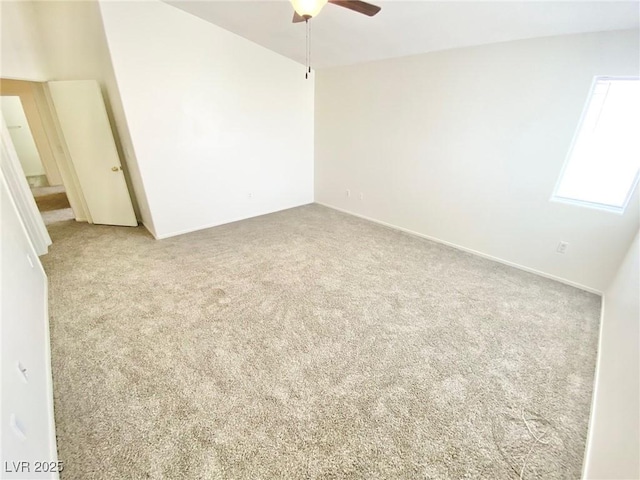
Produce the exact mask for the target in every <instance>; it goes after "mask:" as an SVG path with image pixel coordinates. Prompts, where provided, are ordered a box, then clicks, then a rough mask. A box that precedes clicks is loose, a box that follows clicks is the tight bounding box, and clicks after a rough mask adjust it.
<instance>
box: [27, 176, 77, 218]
mask: <svg viewBox="0 0 640 480" xmlns="http://www.w3.org/2000/svg"><path fill="white" fill-rule="evenodd" d="M31 193H32V194H33V197H34V199H35V201H36V205H37V206H38V210H39V211H40V215H42V220H43V221H44V224H45V225H51V224H52V223H57V222H64V221H67V220H73V219H75V214H74V213H73V210H72V209H71V205H69V199H68V198H67V194H66V192H65V189H64V186H63V185H54V186H47V187H31Z"/></svg>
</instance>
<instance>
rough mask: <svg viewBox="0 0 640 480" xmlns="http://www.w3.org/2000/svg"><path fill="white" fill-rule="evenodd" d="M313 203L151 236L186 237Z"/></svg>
mask: <svg viewBox="0 0 640 480" xmlns="http://www.w3.org/2000/svg"><path fill="white" fill-rule="evenodd" d="M311 203H313V201H311V202H306V203H301V204H299V205H291V206H288V207H284V208H276V209H275V210H268V211H266V212H262V213H259V214H257V215H243V216H239V217H232V218H230V219H225V220H223V221H221V222H216V223H211V224H207V225H201V226H198V227H194V228H188V229H186V230H179V231H175V232H170V233H163V234H161V235H155V234H154V233H153V232H151V235H153V236H154V238H155V239H156V240H163V239H165V238H170V237H176V236H178V235H184V234H185V233H192V232H197V231H199V230H206V229H207V228H213V227H219V226H220V225H226V224H227V223H233V222H239V221H241V220H248V219H249V218H255V217H261V216H263V215H269V214H270V213H276V212H282V211H283V210H289V209H291V208H296V207H302V206H303V205H309V204H311ZM145 227H146V225H145ZM147 230H149V228H148V227H147Z"/></svg>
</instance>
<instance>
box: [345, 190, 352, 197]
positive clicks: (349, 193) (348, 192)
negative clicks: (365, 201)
mask: <svg viewBox="0 0 640 480" xmlns="http://www.w3.org/2000/svg"><path fill="white" fill-rule="evenodd" d="M346 194H347V197H350V196H351V190H349V189H347V192H346Z"/></svg>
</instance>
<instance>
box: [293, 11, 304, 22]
mask: <svg viewBox="0 0 640 480" xmlns="http://www.w3.org/2000/svg"><path fill="white" fill-rule="evenodd" d="M292 22H293V23H300V22H304V17H301V16H300V15H298V12H295V11H294V12H293V20H292Z"/></svg>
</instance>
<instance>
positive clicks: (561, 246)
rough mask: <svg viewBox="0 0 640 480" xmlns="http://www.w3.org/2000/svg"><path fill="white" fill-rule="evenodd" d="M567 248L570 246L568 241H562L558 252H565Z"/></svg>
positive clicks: (557, 249)
mask: <svg viewBox="0 0 640 480" xmlns="http://www.w3.org/2000/svg"><path fill="white" fill-rule="evenodd" d="M567 248H569V243H568V242H560V243H558V248H556V252H558V253H565V252H566V251H567Z"/></svg>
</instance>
